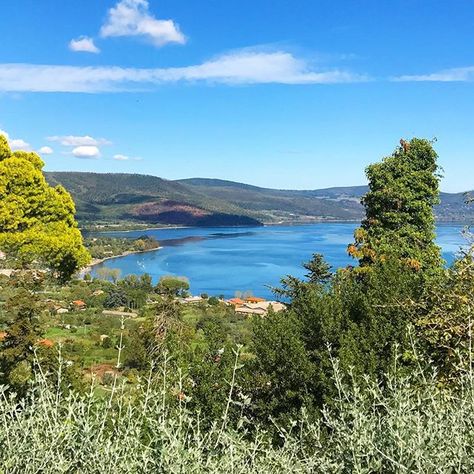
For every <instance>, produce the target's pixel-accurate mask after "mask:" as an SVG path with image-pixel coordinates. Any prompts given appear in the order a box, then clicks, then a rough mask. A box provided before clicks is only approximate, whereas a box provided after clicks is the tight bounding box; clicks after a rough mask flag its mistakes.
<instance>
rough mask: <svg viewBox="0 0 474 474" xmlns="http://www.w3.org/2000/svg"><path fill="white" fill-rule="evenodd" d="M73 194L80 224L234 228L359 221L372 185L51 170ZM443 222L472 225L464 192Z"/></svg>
mask: <svg viewBox="0 0 474 474" xmlns="http://www.w3.org/2000/svg"><path fill="white" fill-rule="evenodd" d="M46 178H47V180H48V182H49V183H50V184H52V185H56V184H62V185H63V186H64V187H65V188H66V189H67V190H68V191H69V192H70V193H71V194H72V196H73V198H74V200H75V202H76V206H77V212H78V219H79V221H81V222H86V221H88V222H112V221H113V222H117V221H121V220H127V221H137V222H148V223H153V224H174V225H196V226H231V225H260V224H276V223H287V224H292V223H304V222H318V221H322V220H359V219H360V218H361V217H362V216H363V208H362V206H361V204H360V198H361V197H362V196H363V195H364V194H365V193H366V192H367V186H349V187H333V188H327V189H316V190H279V189H268V188H261V187H258V186H252V185H249V184H243V183H237V182H233V181H225V180H219V179H207V178H191V179H182V180H176V181H171V180H166V179H162V178H158V177H156V176H148V175H138V174H114V173H108V174H99V173H84V172H49V173H46ZM436 215H437V217H438V220H440V221H458V222H470V221H471V220H472V219H473V218H474V210H473V209H471V208H470V207H468V206H467V205H466V204H465V193H441V204H440V205H439V206H437V207H436Z"/></svg>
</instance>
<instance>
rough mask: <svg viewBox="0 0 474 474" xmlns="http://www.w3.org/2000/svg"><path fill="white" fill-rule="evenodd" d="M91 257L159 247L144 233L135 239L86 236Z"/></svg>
mask: <svg viewBox="0 0 474 474" xmlns="http://www.w3.org/2000/svg"><path fill="white" fill-rule="evenodd" d="M84 243H85V246H86V248H87V250H88V251H89V252H90V254H91V256H92V258H97V259H103V258H110V257H115V256H118V255H123V254H125V253H128V252H145V251H148V250H154V249H157V248H159V246H160V244H159V243H158V242H157V240H156V239H155V238H153V237H150V236H147V235H144V236H141V237H138V238H137V239H128V238H124V237H102V236H98V237H87V238H86V239H85V240H84Z"/></svg>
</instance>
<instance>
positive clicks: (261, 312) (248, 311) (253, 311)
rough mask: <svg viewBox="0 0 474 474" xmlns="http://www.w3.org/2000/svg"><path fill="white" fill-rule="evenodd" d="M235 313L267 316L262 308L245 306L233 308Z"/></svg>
mask: <svg viewBox="0 0 474 474" xmlns="http://www.w3.org/2000/svg"><path fill="white" fill-rule="evenodd" d="M235 312H236V313H238V314H245V315H249V316H250V315H253V314H256V315H258V316H265V315H266V314H267V311H266V310H265V309H263V308H249V307H248V306H247V305H245V306H239V307H237V308H235Z"/></svg>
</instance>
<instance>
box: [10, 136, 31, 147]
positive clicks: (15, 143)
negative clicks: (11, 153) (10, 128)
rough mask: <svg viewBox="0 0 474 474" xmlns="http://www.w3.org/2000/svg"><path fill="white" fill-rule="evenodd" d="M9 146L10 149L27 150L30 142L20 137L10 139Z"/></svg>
mask: <svg viewBox="0 0 474 474" xmlns="http://www.w3.org/2000/svg"><path fill="white" fill-rule="evenodd" d="M10 148H11V149H12V150H29V149H30V144H29V143H27V142H25V140H23V139H21V138H15V139H10Z"/></svg>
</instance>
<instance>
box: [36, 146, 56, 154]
mask: <svg viewBox="0 0 474 474" xmlns="http://www.w3.org/2000/svg"><path fill="white" fill-rule="evenodd" d="M38 153H41V154H42V155H52V154H53V153H54V150H53V149H52V148H51V147H50V146H42V147H41V148H40V149H39V150H38Z"/></svg>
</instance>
